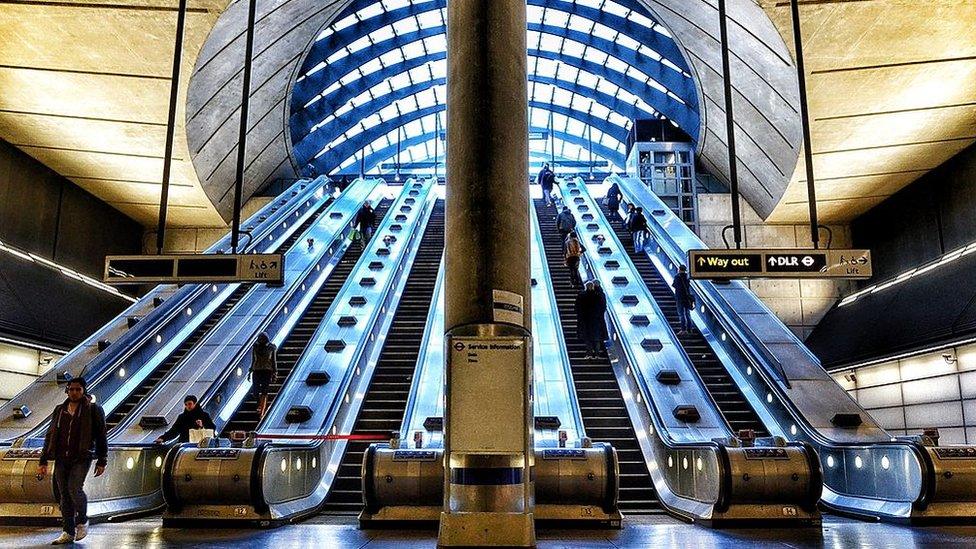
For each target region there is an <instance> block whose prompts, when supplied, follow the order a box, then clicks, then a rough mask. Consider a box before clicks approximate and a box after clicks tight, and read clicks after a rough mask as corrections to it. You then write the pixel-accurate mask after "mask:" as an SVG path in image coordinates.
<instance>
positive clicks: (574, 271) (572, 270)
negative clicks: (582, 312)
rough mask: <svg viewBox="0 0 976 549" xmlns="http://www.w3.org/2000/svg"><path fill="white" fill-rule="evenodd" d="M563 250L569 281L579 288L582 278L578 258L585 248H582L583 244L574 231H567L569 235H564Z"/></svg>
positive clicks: (581, 255)
mask: <svg viewBox="0 0 976 549" xmlns="http://www.w3.org/2000/svg"><path fill="white" fill-rule="evenodd" d="M563 250H564V253H565V258H564V259H565V263H566V267H568V268H569V283H570V284H571V285H572V286H573V287H574V288H579V287H580V286H582V285H583V280H582V278H581V277H580V272H579V267H580V259H581V258H582V257H583V252H585V251H586V249H585V248H583V244H581V243H580V241H579V239H578V238H577V237H576V233H569V236H567V237H566V241H565V243H564V244H563Z"/></svg>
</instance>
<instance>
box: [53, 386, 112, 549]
mask: <svg viewBox="0 0 976 549" xmlns="http://www.w3.org/2000/svg"><path fill="white" fill-rule="evenodd" d="M87 388H88V384H87V383H86V382H85V378H83V377H75V378H72V379H71V380H69V381H68V385H67V387H66V388H65V392H66V393H68V398H67V399H66V400H65V401H64V402H62V403H61V404H58V405H57V406H56V407H55V408H54V413H53V414H51V423H50V425H49V426H48V429H47V434H46V435H45V436H44V448H43V449H42V450H41V459H40V462H39V463H38V466H37V478H38V480H40V479H42V478H44V476H45V475H47V469H48V462H49V461H50V460H52V459H53V460H54V497H55V499H56V500H58V502H59V504H60V505H61V520H62V523H61V529H62V532H61V536H60V537H58V538H57V539H56V540H54V542H53V545H65V544H68V543H74V542H76V541H81V540H83V539H85V536H87V535H88V496H87V495H86V494H85V478H86V477H87V476H88V471H90V470H91V465H92V460H95V476H96V477H100V476H102V473H104V472H105V465H106V463H107V457H108V439H107V434H106V428H105V411H104V410H102V407H101V406H99V405H98V404H95V403H94V402H92V399H91V397H89V396H88V395H87V394H86V391H87Z"/></svg>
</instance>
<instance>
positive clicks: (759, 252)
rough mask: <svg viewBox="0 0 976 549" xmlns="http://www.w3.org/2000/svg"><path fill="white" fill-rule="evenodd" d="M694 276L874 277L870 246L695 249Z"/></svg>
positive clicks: (691, 264) (692, 259)
mask: <svg viewBox="0 0 976 549" xmlns="http://www.w3.org/2000/svg"><path fill="white" fill-rule="evenodd" d="M688 265H689V267H690V270H691V278H703V279H731V278H850V279H864V278H871V274H872V271H871V251H870V250H803V249H768V250H767V249H739V250H691V251H689V252H688Z"/></svg>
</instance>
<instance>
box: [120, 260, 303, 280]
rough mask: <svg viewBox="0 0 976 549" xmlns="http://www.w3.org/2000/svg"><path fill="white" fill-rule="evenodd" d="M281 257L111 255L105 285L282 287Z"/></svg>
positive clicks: (283, 268)
mask: <svg viewBox="0 0 976 549" xmlns="http://www.w3.org/2000/svg"><path fill="white" fill-rule="evenodd" d="M284 277H285V257H284V255H282V254H240V255H233V254H173V255H114V256H108V257H106V258H105V273H104V275H103V278H102V280H103V281H104V282H105V283H106V284H145V283H170V284H182V283H184V282H265V283H267V284H271V285H279V284H283V283H284V280H285V278H284Z"/></svg>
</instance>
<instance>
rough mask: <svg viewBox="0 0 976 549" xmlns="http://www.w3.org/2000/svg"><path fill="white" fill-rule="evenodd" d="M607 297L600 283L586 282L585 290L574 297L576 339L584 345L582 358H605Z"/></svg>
mask: <svg viewBox="0 0 976 549" xmlns="http://www.w3.org/2000/svg"><path fill="white" fill-rule="evenodd" d="M606 312H607V295H606V294H605V293H603V288H601V287H600V283H599V282H597V281H595V280H590V281H587V283H586V288H585V289H584V290H583V291H582V292H580V293H579V294H577V296H576V337H577V338H579V339H580V340H582V341H583V343H584V344H585V345H586V356H585V357H584V358H598V357H605V356H607V346H606V342H607V340H608V339H610V336H609V335H608V333H607V319H606Z"/></svg>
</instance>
